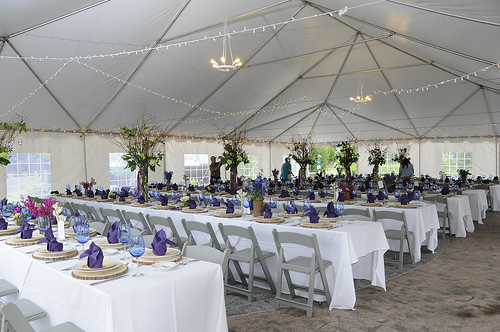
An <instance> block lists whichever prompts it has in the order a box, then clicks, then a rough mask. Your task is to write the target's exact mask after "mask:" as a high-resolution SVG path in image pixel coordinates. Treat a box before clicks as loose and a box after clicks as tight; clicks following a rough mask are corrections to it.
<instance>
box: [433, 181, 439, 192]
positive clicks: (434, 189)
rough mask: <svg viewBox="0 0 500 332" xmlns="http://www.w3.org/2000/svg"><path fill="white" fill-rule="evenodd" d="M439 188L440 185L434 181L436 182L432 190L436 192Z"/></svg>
mask: <svg viewBox="0 0 500 332" xmlns="http://www.w3.org/2000/svg"><path fill="white" fill-rule="evenodd" d="M437 189H438V185H437V184H436V183H434V184H433V185H432V191H434V192H435V191H437Z"/></svg>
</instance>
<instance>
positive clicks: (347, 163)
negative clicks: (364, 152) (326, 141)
mask: <svg viewBox="0 0 500 332" xmlns="http://www.w3.org/2000/svg"><path fill="white" fill-rule="evenodd" d="M338 146H339V148H340V150H339V153H338V155H337V158H338V161H339V164H340V165H341V166H342V167H344V169H348V168H349V169H350V167H351V165H352V164H355V163H357V162H358V160H359V153H358V152H357V148H356V146H355V145H352V142H351V141H350V140H347V141H343V142H341V143H340V144H339V145H338Z"/></svg>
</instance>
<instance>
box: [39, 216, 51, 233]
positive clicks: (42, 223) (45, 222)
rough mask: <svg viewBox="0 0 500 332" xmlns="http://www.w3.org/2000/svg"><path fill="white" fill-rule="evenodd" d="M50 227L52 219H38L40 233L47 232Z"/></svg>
mask: <svg viewBox="0 0 500 332" xmlns="http://www.w3.org/2000/svg"><path fill="white" fill-rule="evenodd" d="M49 227H50V219H49V218H48V217H42V216H40V217H38V229H39V230H40V232H45V231H46V230H47V229H49Z"/></svg>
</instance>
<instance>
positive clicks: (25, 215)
mask: <svg viewBox="0 0 500 332" xmlns="http://www.w3.org/2000/svg"><path fill="white" fill-rule="evenodd" d="M31 217H33V214H32V213H31V211H30V209H28V208H27V207H26V206H24V207H23V208H22V209H21V220H22V221H26V222H28V221H30V220H31Z"/></svg>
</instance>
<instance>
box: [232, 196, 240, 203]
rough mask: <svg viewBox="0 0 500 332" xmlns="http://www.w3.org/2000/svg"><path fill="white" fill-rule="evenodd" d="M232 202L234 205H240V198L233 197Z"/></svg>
mask: <svg viewBox="0 0 500 332" xmlns="http://www.w3.org/2000/svg"><path fill="white" fill-rule="evenodd" d="M231 202H233V205H238V204H239V203H240V200H239V199H238V197H236V195H233V198H232V199H231Z"/></svg>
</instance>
